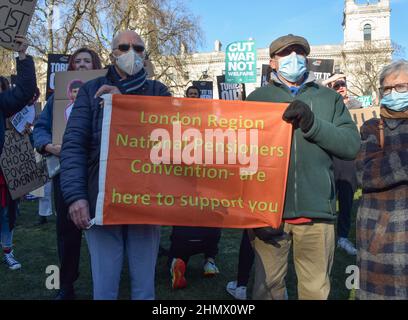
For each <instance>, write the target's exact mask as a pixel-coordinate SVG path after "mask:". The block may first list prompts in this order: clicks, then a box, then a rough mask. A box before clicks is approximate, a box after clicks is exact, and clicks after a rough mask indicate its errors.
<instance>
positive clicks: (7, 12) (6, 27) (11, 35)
mask: <svg viewBox="0 0 408 320" xmlns="http://www.w3.org/2000/svg"><path fill="white" fill-rule="evenodd" d="M36 4H37V0H2V1H1V4H0V46H2V47H4V48H6V49H13V50H15V49H17V47H16V46H17V45H16V43H15V37H16V35H22V36H25V35H26V34H27V31H28V27H29V25H30V22H31V18H32V16H33V13H34V10H35V6H36Z"/></svg>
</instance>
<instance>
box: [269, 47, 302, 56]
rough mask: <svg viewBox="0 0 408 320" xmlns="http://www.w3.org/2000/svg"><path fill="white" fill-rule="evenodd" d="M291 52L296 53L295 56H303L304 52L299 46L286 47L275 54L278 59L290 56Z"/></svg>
mask: <svg viewBox="0 0 408 320" xmlns="http://www.w3.org/2000/svg"><path fill="white" fill-rule="evenodd" d="M292 52H296V54H299V55H302V56H305V55H306V52H305V50H304V49H303V48H302V47H299V46H291V47H287V48H285V49H283V50H282V51H280V52H278V53H276V55H278V56H280V57H286V56H288V55H290V54H291V53H292Z"/></svg>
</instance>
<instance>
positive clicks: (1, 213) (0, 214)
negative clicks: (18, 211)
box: [0, 207, 13, 248]
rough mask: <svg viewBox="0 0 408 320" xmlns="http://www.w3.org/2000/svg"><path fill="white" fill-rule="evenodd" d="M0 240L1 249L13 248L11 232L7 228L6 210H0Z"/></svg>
mask: <svg viewBox="0 0 408 320" xmlns="http://www.w3.org/2000/svg"><path fill="white" fill-rule="evenodd" d="M0 225H1V228H0V240H1V246H2V247H3V248H11V247H12V246H13V231H12V230H10V227H9V215H8V208H7V207H5V208H0Z"/></svg>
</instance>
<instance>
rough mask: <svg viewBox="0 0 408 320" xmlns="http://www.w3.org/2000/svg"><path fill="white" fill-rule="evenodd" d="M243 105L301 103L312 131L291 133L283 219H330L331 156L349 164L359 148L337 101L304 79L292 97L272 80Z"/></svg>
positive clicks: (333, 201)
mask: <svg viewBox="0 0 408 320" xmlns="http://www.w3.org/2000/svg"><path fill="white" fill-rule="evenodd" d="M247 100H248V101H264V102H283V103H290V102H292V101H294V100H301V101H303V102H305V103H306V104H308V105H309V107H310V108H311V109H312V111H313V113H314V115H315V122H314V124H313V127H312V128H311V129H310V131H309V132H307V133H306V134H304V133H303V132H302V131H301V130H300V129H298V130H296V131H295V134H294V138H293V142H292V151H291V158H290V165H289V173H288V182H287V188H286V199H285V211H284V215H283V218H284V219H295V218H301V217H304V218H312V219H322V220H334V219H336V218H337V216H336V190H335V184H334V173H333V156H336V157H337V158H340V159H342V160H354V159H355V158H356V156H357V153H358V152H359V150H360V143H361V141H360V135H359V133H358V130H357V127H356V125H355V123H354V122H353V120H352V119H351V116H350V113H349V111H348V110H347V108H346V107H345V105H344V102H343V98H342V97H341V96H340V95H339V94H338V93H336V92H335V91H333V90H331V89H328V88H326V87H322V86H320V85H318V84H317V83H316V82H315V81H314V78H312V77H309V80H308V81H306V83H305V84H304V85H303V86H302V87H301V88H300V91H299V92H298V94H297V95H296V96H293V95H292V94H291V92H290V89H289V88H288V87H287V86H286V85H284V84H282V83H280V82H279V80H278V79H277V78H276V79H274V80H272V81H271V84H270V85H268V86H267V87H263V88H260V89H258V90H256V91H254V92H253V93H252V94H251V95H249V97H248V98H247Z"/></svg>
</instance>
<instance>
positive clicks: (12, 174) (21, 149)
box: [0, 130, 48, 200]
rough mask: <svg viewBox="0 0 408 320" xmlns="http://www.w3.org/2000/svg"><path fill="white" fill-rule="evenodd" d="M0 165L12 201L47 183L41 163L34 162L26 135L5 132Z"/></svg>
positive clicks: (10, 131)
mask: <svg viewBox="0 0 408 320" xmlns="http://www.w3.org/2000/svg"><path fill="white" fill-rule="evenodd" d="M0 164H1V169H2V171H3V175H4V177H5V179H6V182H7V187H8V189H9V191H10V194H11V197H12V199H13V200H16V199H18V198H20V197H22V196H24V195H25V194H27V193H29V192H31V191H34V190H36V189H38V188H39V187H41V186H43V185H44V184H45V183H46V182H47V181H48V177H47V175H46V173H45V172H44V169H43V166H42V163H37V162H36V158H35V154H34V149H33V147H32V145H31V143H30V139H29V137H28V135H21V134H19V133H17V132H16V131H14V130H7V131H6V134H5V142H4V147H3V152H2V154H1V157H0Z"/></svg>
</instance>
